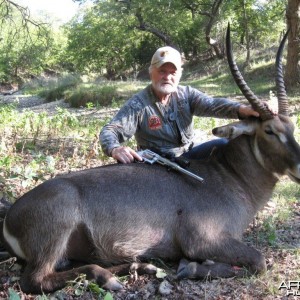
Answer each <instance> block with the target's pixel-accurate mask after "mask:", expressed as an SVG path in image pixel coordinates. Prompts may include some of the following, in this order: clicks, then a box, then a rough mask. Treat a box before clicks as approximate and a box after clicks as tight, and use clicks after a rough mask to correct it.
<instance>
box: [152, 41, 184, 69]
mask: <svg viewBox="0 0 300 300" xmlns="http://www.w3.org/2000/svg"><path fill="white" fill-rule="evenodd" d="M165 63H172V64H173V65H174V66H175V67H176V69H177V70H180V69H181V66H182V60H181V55H180V53H179V52H178V51H177V50H176V49H174V48H172V47H170V46H165V47H161V48H159V49H157V50H156V52H155V53H154V55H153V56H152V60H151V66H155V67H156V68H159V67H161V66H162V65H163V64H165Z"/></svg>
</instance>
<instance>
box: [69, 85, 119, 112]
mask: <svg viewBox="0 0 300 300" xmlns="http://www.w3.org/2000/svg"><path fill="white" fill-rule="evenodd" d="M116 98H120V95H119V93H118V90H117V86H116V85H98V86H80V87H77V89H75V90H73V91H70V92H68V93H66V97H65V99H66V101H68V102H69V103H70V105H71V106H72V107H86V105H87V103H89V104H90V103H93V104H94V105H95V106H110V105H111V104H112V103H113V102H114V101H115V99H116Z"/></svg>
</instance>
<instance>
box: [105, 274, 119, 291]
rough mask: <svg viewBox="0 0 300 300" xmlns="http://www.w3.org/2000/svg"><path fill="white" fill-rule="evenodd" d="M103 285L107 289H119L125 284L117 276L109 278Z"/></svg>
mask: <svg viewBox="0 0 300 300" xmlns="http://www.w3.org/2000/svg"><path fill="white" fill-rule="evenodd" d="M102 287H103V288H104V289H106V290H111V291H119V290H122V289H123V288H124V286H123V284H122V283H121V282H120V281H119V280H118V279H116V278H115V277H111V278H109V279H108V280H107V282H106V283H105V284H104V285H103V286H102Z"/></svg>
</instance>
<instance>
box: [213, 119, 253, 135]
mask: <svg viewBox="0 0 300 300" xmlns="http://www.w3.org/2000/svg"><path fill="white" fill-rule="evenodd" d="M257 125H258V122H257V121H255V120H243V121H239V122H234V123H231V124H228V125H224V126H221V127H216V128H214V129H213V130H212V133H213V134H214V135H215V136H218V137H223V138H227V139H230V140H231V139H234V138H236V137H238V136H240V135H242V134H247V135H252V134H253V133H254V132H255V130H256V128H257Z"/></svg>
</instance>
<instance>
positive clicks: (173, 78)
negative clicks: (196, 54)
mask: <svg viewBox="0 0 300 300" xmlns="http://www.w3.org/2000/svg"><path fill="white" fill-rule="evenodd" d="M150 77H151V81H152V86H153V88H154V90H155V91H156V92H157V93H159V94H163V95H168V94H171V93H172V92H174V91H176V88H177V86H178V84H179V80H180V78H181V70H176V67H175V66H174V65H173V64H172V63H165V64H163V65H162V66H161V67H159V68H155V67H154V68H153V69H152V72H151V74H150Z"/></svg>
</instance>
